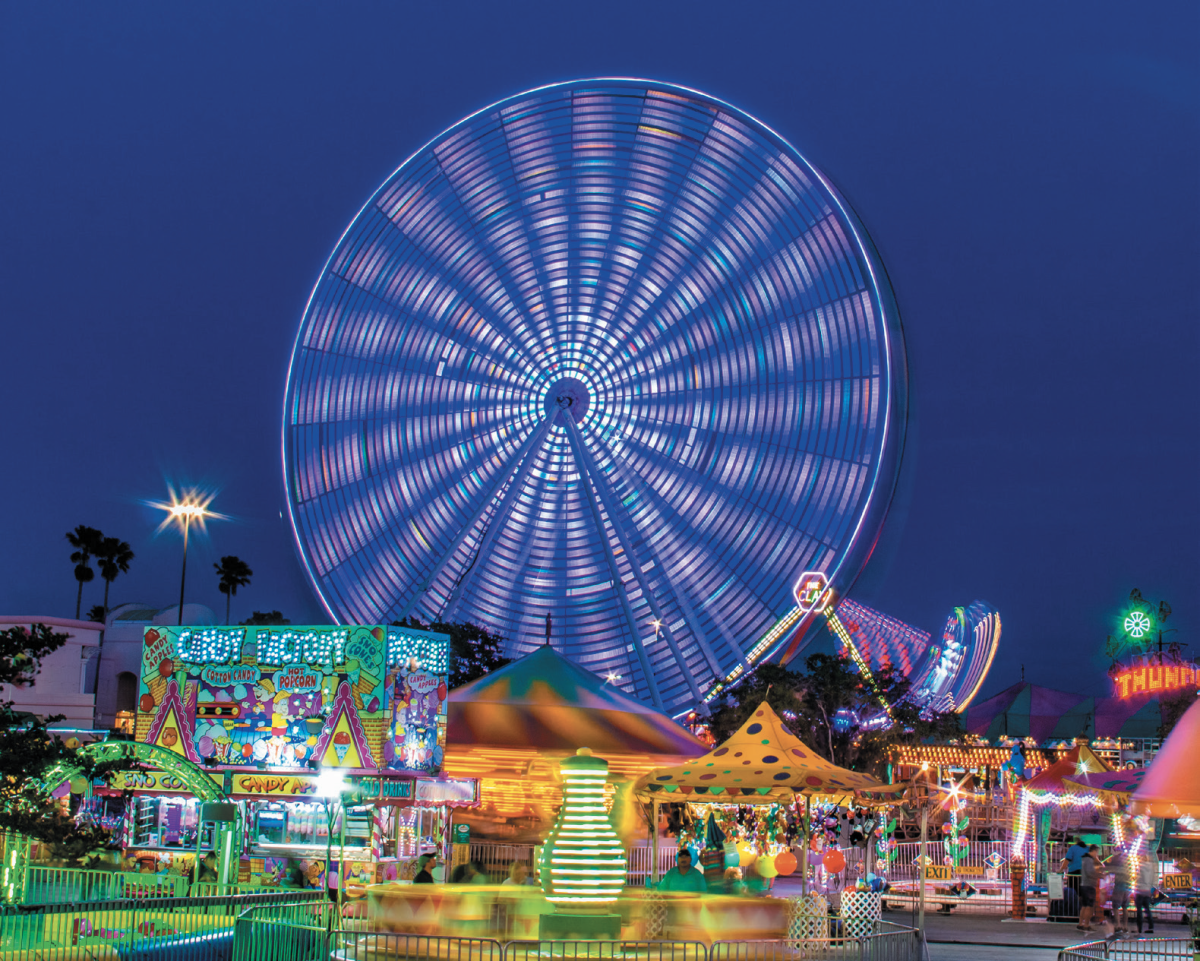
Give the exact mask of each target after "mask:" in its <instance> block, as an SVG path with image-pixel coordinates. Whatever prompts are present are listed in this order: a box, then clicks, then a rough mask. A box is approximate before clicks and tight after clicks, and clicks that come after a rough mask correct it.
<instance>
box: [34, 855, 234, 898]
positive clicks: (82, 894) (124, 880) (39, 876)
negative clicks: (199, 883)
mask: <svg viewBox="0 0 1200 961" xmlns="http://www.w3.org/2000/svg"><path fill="white" fill-rule="evenodd" d="M187 893H188V880H187V878H183V877H178V876H175V875H161V874H139V873H137V872H135V871H84V870H81V869H79V868H52V867H47V866H46V865H43V864H32V865H29V866H28V867H27V868H26V869H25V879H24V883H23V885H22V896H21V897H20V899H19V900H20V902H21V903H24V904H78V903H80V902H90V901H120V900H127V899H135V898H137V899H140V898H182V897H184V896H186V895H187ZM206 893H207V892H206ZM213 893H215V892H213Z"/></svg>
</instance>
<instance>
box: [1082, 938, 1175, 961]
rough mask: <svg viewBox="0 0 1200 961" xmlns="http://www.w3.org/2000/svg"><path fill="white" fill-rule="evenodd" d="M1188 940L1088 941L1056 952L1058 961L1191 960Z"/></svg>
mask: <svg viewBox="0 0 1200 961" xmlns="http://www.w3.org/2000/svg"><path fill="white" fill-rule="evenodd" d="M1193 957H1194V955H1193V946H1192V939H1191V938H1139V939H1138V940H1136V941H1132V940H1130V941H1088V942H1087V943H1085V944H1072V945H1069V946H1068V947H1065V948H1063V949H1062V950H1061V951H1059V952H1058V961H1094V959H1097V958H1102V959H1104V961H1173V959H1178V961H1192V958H1193Z"/></svg>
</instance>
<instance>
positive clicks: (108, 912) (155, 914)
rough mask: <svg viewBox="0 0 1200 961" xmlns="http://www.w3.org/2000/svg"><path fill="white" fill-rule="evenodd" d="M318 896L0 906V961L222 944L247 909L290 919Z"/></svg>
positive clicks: (60, 960)
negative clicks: (288, 912) (282, 909)
mask: <svg viewBox="0 0 1200 961" xmlns="http://www.w3.org/2000/svg"><path fill="white" fill-rule="evenodd" d="M324 899H325V893H324V892H323V891H311V892H297V893H293V894H290V895H279V894H268V895H263V894H257V895H232V896H229V897H224V898H157V899H153V900H120V901H91V902H83V903H76V904H16V905H0V961H28V959H31V958H37V959H38V961H75V959H85V958H86V959H105V958H112V959H114V961H115V959H116V958H118V956H119V955H120V956H127V955H129V954H130V953H131V952H134V953H136V950H135V949H148V948H152V947H153V948H160V949H161V948H165V947H167V946H169V945H171V944H173V943H175V944H180V943H181V942H183V941H191V942H193V943H195V942H198V941H206V942H211V943H212V944H213V945H214V947H215V946H216V945H217V944H219V943H221V942H225V944H224V945H223V946H224V947H225V951H224V953H225V954H226V955H228V953H229V952H230V951H232V947H233V939H234V926H235V924H236V922H237V919H238V916H239V915H240V914H242V912H243V911H245V910H246V909H247V908H248V907H251V906H254V905H266V904H271V903H272V902H275V903H281V902H284V901H289V902H290V903H292V904H294V905H295V913H294V914H293V915H292V916H294V917H302V914H301V910H302V908H303V905H304V904H305V903H308V904H310V905H312V904H325V903H327V902H326V901H325V900H324Z"/></svg>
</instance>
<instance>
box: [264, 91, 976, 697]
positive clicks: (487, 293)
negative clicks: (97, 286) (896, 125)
mask: <svg viewBox="0 0 1200 961" xmlns="http://www.w3.org/2000/svg"><path fill="white" fill-rule="evenodd" d="M905 395H906V366H905V359H904V346H903V337H902V333H901V328H900V320H899V314H898V311H897V308H896V304H895V301H894V298H893V295H892V291H891V288H890V286H889V284H888V280H887V276H886V273H885V271H884V268H883V265H882V263H881V262H880V259H879V256H878V254H877V252H876V251H875V248H874V246H873V245H872V243H871V240H870V238H869V237H868V236H867V233H866V230H865V229H864V228H863V226H862V224H861V222H860V221H859V219H858V217H857V216H856V215H855V213H854V212H853V211H852V210H851V208H850V205H849V204H848V203H847V202H846V200H845V199H844V198H843V197H842V195H841V194H840V193H839V192H838V191H837V189H836V188H835V187H834V186H833V185H832V184H831V183H830V181H829V180H828V179H827V178H826V177H825V176H824V175H823V174H822V173H821V172H820V171H819V170H817V169H816V168H815V167H813V166H812V164H810V163H809V162H808V161H807V160H805V159H804V158H803V157H802V156H801V155H800V154H799V153H798V152H797V151H796V150H795V148H793V147H792V146H791V145H790V144H789V143H788V142H787V141H785V140H784V139H783V138H782V137H780V136H779V135H778V134H777V133H775V132H774V131H773V130H771V129H770V128H768V127H767V126H765V125H764V124H762V123H761V122H759V121H758V120H756V119H754V118H753V117H751V116H749V115H747V114H745V113H744V112H742V111H740V110H738V109H736V108H734V107H732V106H730V105H729V104H727V103H724V102H722V101H720V100H717V99H715V98H713V97H710V96H708V95H706V94H703V93H699V92H697V91H694V90H689V89H685V88H682V87H677V86H673V85H670V84H661V83H654V82H648V81H641V80H581V81H573V82H569V83H562V84H555V85H552V86H548V87H544V88H539V89H536V90H532V91H529V92H527V93H523V94H520V95H517V96H514V97H511V98H509V99H507V100H504V101H501V102H499V103H497V104H494V105H492V106H490V107H487V108H485V109H483V110H480V111H479V112H478V113H475V114H473V115H471V116H469V117H467V118H466V119H465V120H463V121H461V122H459V123H458V124H456V125H454V126H453V127H451V128H450V129H448V130H447V131H445V132H444V133H442V134H440V135H439V136H437V137H435V138H434V139H433V140H432V141H430V142H429V143H428V144H426V145H425V146H424V147H422V148H420V149H419V150H417V151H416V153H414V154H413V155H412V156H411V157H409V159H408V160H406V161H405V162H404V163H403V164H402V165H401V166H400V168H399V169H398V170H397V171H396V172H395V173H394V174H392V176H390V177H389V178H388V179H387V180H386V182H385V183H384V184H383V185H382V186H381V187H380V188H379V189H378V190H377V191H376V192H375V194H374V195H373V196H372V197H371V199H370V200H369V201H368V202H367V204H366V205H365V206H364V207H363V209H362V210H361V211H360V212H359V214H358V215H357V216H356V217H355V218H354V220H353V222H352V223H351V224H350V225H349V227H348V228H347V229H346V231H345V233H344V234H343V236H342V238H341V240H340V241H339V242H338V244H337V246H336V248H335V249H334V251H333V253H332V254H331V256H330V257H329V260H328V262H327V264H326V265H325V268H324V270H323V272H322V274H321V276H320V278H319V280H318V282H317V284H316V287H315V289H314V290H313V292H312V295H311V297H310V300H309V303H308V306H307V309H306V311H305V313H304V317H303V320H302V322H301V324H300V329H299V332H298V334H297V336H296V341H295V345H294V348H293V353H292V359H291V366H290V371H289V377H288V385H287V391H286V402H285V410H284V424H283V453H284V470H285V475H286V485H287V491H288V496H289V509H290V517H291V521H292V524H293V526H294V530H295V535H296V539H297V543H298V546H299V550H300V554H301V556H302V559H303V562H304V565H305V567H306V570H307V573H308V575H309V577H310V579H311V582H312V584H313V586H314V588H315V590H316V592H317V595H318V597H319V598H320V600H321V602H322V604H323V605H324V606H325V608H326V609H327V610H328V612H329V613H330V615H331V616H332V617H333V618H334V620H336V621H339V622H344V623H389V622H393V621H404V620H406V619H407V618H409V617H413V616H415V617H417V618H419V619H421V620H423V621H425V622H434V621H442V622H446V621H471V622H475V623H482V624H486V625H488V626H489V627H490V628H492V629H493V630H495V631H497V632H498V633H500V634H502V635H504V636H506V637H507V638H509V650H508V652H507V653H509V654H512V655H521V654H525V653H528V652H529V651H531V650H533V649H534V648H535V647H536V646H537V645H539V644H541V643H543V631H542V625H543V622H544V621H545V618H546V616H547V614H552V616H553V618H554V623H555V625H556V627H557V628H558V630H557V632H556V635H555V638H554V643H555V645H556V647H557V648H558V649H559V650H560V651H561V652H562V653H563V654H565V655H566V656H567V657H569V658H570V659H572V660H574V661H576V662H577V663H579V664H580V665H582V666H584V667H586V668H587V669H588V670H590V671H592V672H593V673H596V674H598V675H600V676H601V677H609V678H610V679H614V678H615V679H618V680H615V681H614V683H618V684H619V685H620V686H621V687H622V689H623V690H624V691H625V692H626V693H628V694H631V695H634V696H636V697H638V698H640V699H642V700H644V701H646V702H648V703H651V704H653V705H654V706H655V707H657V708H660V709H663V710H666V711H667V712H668V713H672V714H680V713H682V712H684V711H686V710H688V709H689V708H691V707H692V706H694V705H695V704H697V703H698V702H700V701H701V700H702V699H704V698H705V697H706V696H710V695H711V694H712V692H714V691H715V690H720V689H722V687H723V686H724V685H727V684H728V683H730V682H734V681H736V680H737V679H738V678H739V677H741V676H743V675H744V674H745V673H746V672H747V671H748V670H749V669H751V668H752V667H753V665H755V664H756V663H758V662H760V661H762V660H764V659H768V658H771V657H775V656H779V655H781V654H783V655H784V656H787V654H788V652H790V653H793V654H794V652H795V651H796V650H797V648H798V644H800V643H801V640H800V639H801V638H803V637H804V636H805V634H806V632H807V631H808V629H809V628H810V627H811V626H812V625H813V624H814V623H815V622H819V620H820V619H821V618H822V617H824V618H826V619H827V620H828V621H829V623H830V624H831V625H835V620H834V618H836V616H837V613H836V612H837V610H838V608H836V607H835V605H833V604H832V603H829V602H828V599H829V598H835V597H836V598H840V597H842V596H843V595H844V594H845V592H846V591H847V590H848V589H849V588H850V586H851V585H852V584H853V582H854V580H855V578H856V577H857V576H858V574H859V572H860V571H861V569H862V567H863V566H864V564H865V563H866V560H867V558H868V556H869V555H870V552H871V550H872V548H873V546H874V544H875V542H876V539H877V538H878V536H879V532H880V529H881V526H882V523H883V520H884V516H885V513H886V510H887V507H888V504H889V502H890V499H891V496H892V492H893V488H894V486H895V481H896V475H897V470H898V464H899V455H900V451H901V448H902V445H903V435H904V424H905V417H906V398H905ZM812 572H816V573H817V574H819V575H820V577H821V578H823V579H824V584H825V591H824V593H823V594H822V597H824V598H826V603H825V604H824V605H823V606H820V607H818V606H817V605H815V604H812V603H807V604H806V603H804V602H803V601H801V600H799V597H800V595H801V594H802V593H803V592H804V588H803V586H802V584H801V583H800V582H801V581H802V579H803V578H802V576H801V575H802V574H803V575H804V576H808V574H810V573H812ZM968 610H969V611H970V613H964V614H963V615H962V616H961V617H958V618H957V619H956V618H952V620H954V624H953V625H951V629H950V630H949V633H948V634H947V637H946V639H945V641H944V643H942V644H929V643H926V644H925V645H924V648H923V649H922V650H916V649H913V648H910V647H906V640H905V637H908V636H910V635H912V633H913V629H908V634H907V635H905V634H904V632H903V631H901V632H900V633H898V634H896V635H895V636H891V635H889V636H888V637H887V638H883V637H882V636H881V637H880V638H878V639H877V641H878V644H880V645H882V647H884V648H886V647H888V646H889V645H890V647H891V648H893V649H897V648H898V649H902V650H903V658H902V659H904V658H907V659H909V660H913V659H915V660H917V661H922V659H923V661H922V664H921V665H919V668H920V670H921V671H922V672H923V673H922V674H921V675H920V678H919V680H920V685H918V686H921V685H924V688H926V689H927V693H928V696H929V698H930V700H931V701H932V700H939V701H940V702H941V703H954V704H955V706H956V707H960V708H961V706H963V704H965V702H966V701H967V700H969V699H970V696H971V695H972V694H973V693H974V691H976V690H977V689H978V685H979V682H980V681H981V680H982V674H981V670H984V671H985V670H986V666H987V665H988V664H990V661H991V656H992V654H993V653H994V649H995V640H996V638H997V637H998V634H999V619H998V618H997V617H995V614H994V612H991V611H990V609H989V610H988V611H987V612H983V613H980V612H979V611H976V610H975V609H974V608H971V609H968ZM881 623H882V622H881ZM897 623H898V622H897ZM981 625H984V626H981ZM842 626H843V627H845V625H842ZM901 627H903V625H901ZM834 631H835V633H836V634H837V636H838V637H839V639H840V640H841V642H842V643H843V644H844V645H845V646H846V649H847V651H848V652H850V653H851V655H852V656H854V657H855V659H856V660H857V661H858V662H859V663H860V666H865V665H866V664H867V661H866V660H864V656H863V655H862V654H860V653H859V652H858V648H857V643H856V641H855V640H854V638H853V637H851V635H850V634H849V633H848V632H847V631H846V630H838V629H837V627H836V625H835V626H834ZM877 633H878V632H877ZM917 633H920V632H917ZM926 638H927V636H926ZM881 650H882V648H881ZM926 655H928V656H926Z"/></svg>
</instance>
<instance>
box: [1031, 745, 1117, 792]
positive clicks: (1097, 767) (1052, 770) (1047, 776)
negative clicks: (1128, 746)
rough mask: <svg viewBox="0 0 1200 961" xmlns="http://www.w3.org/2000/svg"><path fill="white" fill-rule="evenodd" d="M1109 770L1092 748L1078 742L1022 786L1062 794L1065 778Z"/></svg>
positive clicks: (1032, 789)
mask: <svg viewBox="0 0 1200 961" xmlns="http://www.w3.org/2000/svg"><path fill="white" fill-rule="evenodd" d="M1107 770H1108V765H1106V764H1105V763H1104V762H1103V761H1101V760H1100V758H1098V757H1096V755H1095V754H1093V753H1092V749H1091V748H1089V747H1088V746H1087V745H1084V744H1076V745H1075V746H1074V747H1073V748H1071V750H1069V751H1068V752H1067V753H1066V754H1065V755H1063V756H1062V757H1061V758H1059V759H1058V760H1057V761H1055V762H1054V763H1053V764H1051V765H1050V766H1049V767H1048V768H1046V770H1044V771H1042V773H1041V774H1039V775H1037V776H1036V777H1032V778H1030V779H1029V780H1028V781H1026V782H1025V783H1024V784H1022V785H1021V787H1022V788H1024V789H1025V790H1026V791H1046V792H1047V793H1050V794H1062V793H1063V792H1064V791H1065V790H1066V789H1065V788H1064V787H1063V779H1064V778H1066V777H1070V776H1073V775H1076V774H1098V773H1101V772H1104V771H1107Z"/></svg>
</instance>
